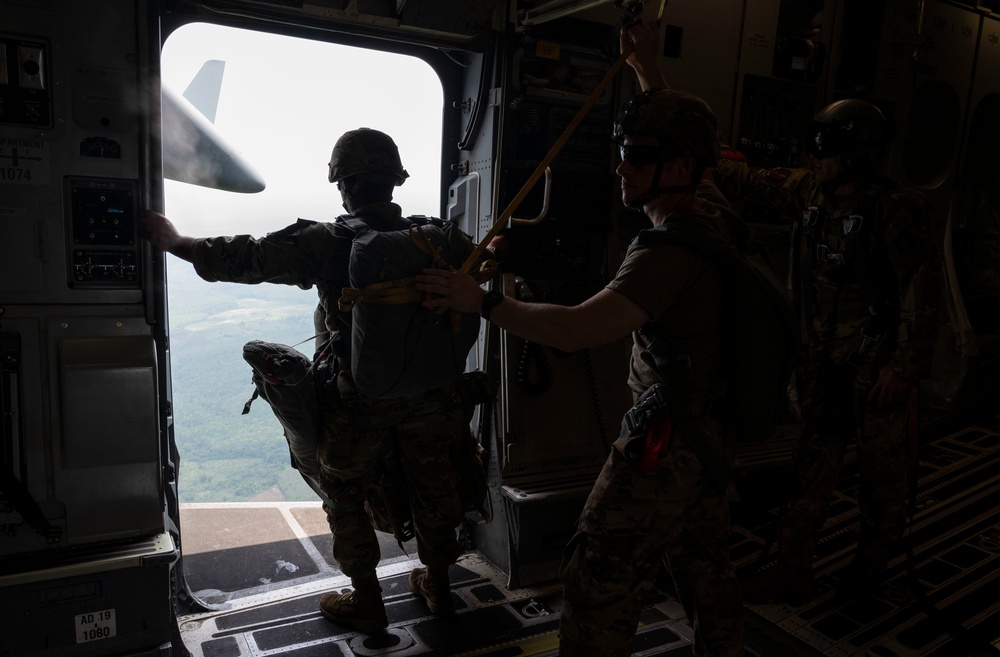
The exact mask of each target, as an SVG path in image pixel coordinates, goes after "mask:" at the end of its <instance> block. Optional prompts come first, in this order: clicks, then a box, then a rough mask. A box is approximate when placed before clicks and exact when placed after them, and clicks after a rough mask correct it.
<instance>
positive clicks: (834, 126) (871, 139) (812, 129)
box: [806, 98, 893, 178]
mask: <svg viewBox="0 0 1000 657" xmlns="http://www.w3.org/2000/svg"><path fill="white" fill-rule="evenodd" d="M807 134H808V138H807V139H806V150H807V151H808V152H809V154H810V155H812V156H813V157H815V158H825V157H832V156H834V155H837V156H840V164H841V166H842V167H843V168H844V171H845V173H846V174H847V176H848V177H851V178H865V177H871V176H874V175H876V174H878V173H879V168H880V167H881V166H882V163H883V160H884V158H885V155H886V153H887V151H888V148H889V144H890V143H891V142H892V138H893V129H892V126H891V124H890V123H889V121H887V120H886V118H885V116H883V115H882V112H881V111H880V110H879V108H877V107H875V106H874V105H872V104H871V103H869V102H867V101H864V100H858V99H856V98H851V99H847V100H838V101H837V102H835V103H831V104H829V105H827V106H826V107H824V108H823V109H821V110H820V111H819V113H818V114H816V116H815V117H814V118H813V120H812V122H811V123H810V124H809V132H808V133H807Z"/></svg>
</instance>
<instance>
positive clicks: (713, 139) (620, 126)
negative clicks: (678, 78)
mask: <svg viewBox="0 0 1000 657" xmlns="http://www.w3.org/2000/svg"><path fill="white" fill-rule="evenodd" d="M626 136H628V137H639V136H650V137H656V138H657V139H659V141H660V154H661V158H662V160H667V159H670V158H672V157H677V156H681V155H690V156H692V157H694V160H695V164H696V165H697V166H699V167H701V168H709V167H714V166H715V165H716V164H717V163H718V161H719V123H718V121H716V119H715V114H713V113H712V109H711V108H710V107H709V106H708V103H706V102H705V101H703V100H702V99H701V98H698V97H697V96H695V95H693V94H689V93H686V92H683V91H673V90H669V89H659V90H656V91H646V92H643V93H641V94H637V95H635V96H633V97H632V99H631V100H629V101H628V102H627V103H625V105H624V106H622V109H621V111H620V112H619V113H618V118H616V119H615V126H614V132H613V133H612V136H611V138H612V139H613V140H614V141H615V142H617V143H619V144H620V143H622V142H623V141H624V140H625V137H626Z"/></svg>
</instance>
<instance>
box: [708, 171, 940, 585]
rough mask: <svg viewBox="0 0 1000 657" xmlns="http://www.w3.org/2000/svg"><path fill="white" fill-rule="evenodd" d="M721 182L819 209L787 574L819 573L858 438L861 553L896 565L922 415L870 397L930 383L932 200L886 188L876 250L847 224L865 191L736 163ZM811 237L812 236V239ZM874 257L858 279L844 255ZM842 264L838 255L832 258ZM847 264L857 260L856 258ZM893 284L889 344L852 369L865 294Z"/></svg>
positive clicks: (764, 199) (758, 196) (783, 549)
mask: <svg viewBox="0 0 1000 657" xmlns="http://www.w3.org/2000/svg"><path fill="white" fill-rule="evenodd" d="M715 178H716V181H717V182H718V184H719V187H720V188H721V189H722V191H723V193H725V194H726V195H727V196H729V197H731V198H733V197H739V196H744V197H746V198H748V199H753V200H754V201H757V202H759V203H761V204H762V205H764V206H767V207H769V208H771V209H773V210H775V211H777V212H780V213H781V214H782V216H784V217H791V218H792V219H793V220H799V219H800V218H801V217H802V216H803V212H804V211H805V210H806V209H807V208H810V207H814V208H817V209H818V216H817V218H816V222H817V223H816V224H815V228H814V229H810V228H805V229H803V235H804V241H805V243H804V244H803V245H801V250H800V254H799V255H800V256H801V257H803V258H804V257H806V256H808V257H810V258H812V257H813V254H816V253H820V254H821V255H822V256H824V257H825V259H823V258H820V257H815V262H814V263H813V264H812V266H811V267H810V266H809V265H805V266H804V267H803V268H802V272H803V273H804V274H805V275H806V278H808V273H809V272H810V271H811V279H812V282H811V285H810V284H809V283H808V281H807V280H806V281H803V282H802V285H803V288H805V287H806V286H807V285H809V286H810V287H809V289H802V290H801V291H800V295H801V296H800V298H801V300H802V304H801V305H802V308H803V312H804V313H805V314H806V316H807V317H809V316H811V319H812V322H811V325H809V326H808V329H809V345H808V355H807V359H806V362H805V364H804V365H803V367H802V369H801V371H800V373H799V376H798V385H799V391H798V396H799V399H800V400H801V401H802V402H803V406H804V408H803V411H802V413H803V425H804V426H803V435H802V437H801V439H800V441H799V444H798V446H797V454H796V486H797V491H796V495H795V496H794V499H793V501H792V503H791V507H790V509H789V511H788V514H787V515H786V516H785V518H784V519H783V522H782V523H781V526H780V527H779V535H778V545H779V555H780V559H781V562H782V563H783V565H785V566H788V567H791V568H795V569H809V570H811V569H812V563H813V557H814V553H815V543H816V536H817V534H818V532H819V530H820V529H821V528H822V526H823V524H824V523H825V521H826V518H827V512H828V508H829V504H830V500H831V497H832V494H833V488H834V486H835V484H836V482H837V479H838V473H839V470H840V465H841V462H842V460H843V457H844V453H845V450H846V447H847V444H848V443H849V442H850V441H851V440H852V439H856V440H857V449H858V468H859V479H860V483H859V491H858V503H859V507H860V512H861V536H860V539H859V556H861V555H864V556H866V557H870V558H871V559H872V560H873V561H878V560H883V561H884V560H885V559H886V558H888V556H889V554H890V551H891V549H892V547H893V545H894V544H895V543H896V541H898V540H899V539H900V538H901V537H902V534H903V531H904V529H905V523H906V495H907V491H908V480H907V468H908V465H909V459H910V456H911V455H910V454H909V453H908V441H907V440H906V435H905V434H906V431H905V429H906V428H907V427H908V426H909V428H910V429H911V430H912V428H913V427H912V422H911V423H910V424H909V425H908V424H907V420H908V416H909V414H910V411H913V410H914V409H913V407H912V399H913V398H912V396H911V397H909V398H910V400H911V402H910V404H908V403H907V402H906V399H905V398H904V401H903V402H902V403H897V404H896V405H895V406H893V407H883V408H881V409H879V408H877V407H876V405H875V403H874V402H868V400H867V399H868V393H869V392H870V391H871V389H872V386H873V385H874V384H875V382H876V380H877V379H878V376H879V370H880V369H881V367H882V366H884V365H891V366H892V368H893V369H894V370H895V372H896V373H898V374H899V375H901V376H902V377H904V378H905V379H907V380H908V381H910V382H911V383H912V382H915V381H916V380H917V379H919V378H922V377H924V376H926V375H927V373H928V370H929V367H930V360H931V354H932V351H933V346H934V339H935V335H936V325H937V303H938V299H939V298H940V288H939V286H940V285H941V281H940V277H939V271H940V265H939V263H940V259H939V258H940V256H939V254H938V251H937V248H936V246H935V240H934V236H933V231H932V227H931V225H930V214H929V210H928V207H927V203H926V200H925V199H924V197H923V196H922V195H921V194H919V193H918V192H916V191H914V190H912V189H909V188H907V187H904V186H901V185H895V186H891V187H889V188H888V191H886V192H885V193H884V194H882V195H881V196H880V197H879V198H878V200H877V202H876V203H875V207H874V213H873V215H874V216H871V217H864V221H866V222H874V224H873V225H871V226H869V227H868V228H867V230H869V231H870V232H869V233H867V234H868V235H869V236H870V237H871V239H870V243H868V244H856V243H852V242H851V238H850V237H848V236H845V232H846V229H847V227H849V226H850V225H851V224H850V222H851V220H850V219H849V216H850V215H852V214H857V213H859V212H860V211H861V205H862V202H863V199H864V190H863V189H861V190H859V191H857V192H855V193H852V194H848V195H835V194H830V193H826V192H825V191H824V190H823V189H822V187H821V186H820V185H819V184H817V182H816V181H815V178H814V176H813V173H812V171H809V170H806V169H786V168H778V169H771V170H765V169H760V168H756V167H748V166H747V165H746V164H745V163H740V162H736V161H733V160H723V161H720V162H719V165H718V167H717V168H716V170H715ZM810 231H811V232H810ZM863 249H864V250H867V253H868V255H867V256H864V257H867V259H868V262H869V263H870V267H871V269H870V270H869V271H871V272H872V273H870V274H867V275H858V273H857V271H856V270H855V269H852V268H851V266H850V265H849V264H845V262H844V261H843V260H842V259H837V258H836V256H837V255H843V254H845V253H848V254H853V259H854V261H855V262H856V258H859V257H862V256H861V255H860V254H861V251H862V250H863ZM831 256H832V257H831ZM848 260H852V257H851V256H850V255H849V257H848ZM874 283H877V284H878V285H884V286H885V288H886V290H887V291H886V292H884V293H882V295H881V296H883V297H891V298H889V299H888V300H889V301H891V302H892V304H891V305H893V306H896V308H895V309H894V311H893V312H891V313H889V314H890V315H891V317H890V318H889V321H886V322H885V324H886V326H885V330H884V333H883V335H882V336H881V339H880V340H878V341H877V342H876V343H875V344H873V345H872V346H871V347H870V349H868V351H867V356H866V358H865V359H862V360H863V361H864V363H863V364H862V365H861V366H860V367H853V366H851V365H850V364H848V363H847V357H848V356H849V355H851V354H853V353H856V352H857V351H858V349H859V347H860V346H861V344H862V335H861V331H862V328H863V327H864V326H865V323H866V322H867V321H868V320H869V317H870V313H869V306H870V305H872V301H871V300H870V298H869V297H871V296H873V295H869V296H868V297H866V295H865V293H864V290H863V286H870V285H872V284H874Z"/></svg>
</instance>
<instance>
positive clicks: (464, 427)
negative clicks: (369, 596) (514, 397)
mask: <svg viewBox="0 0 1000 657" xmlns="http://www.w3.org/2000/svg"><path fill="white" fill-rule="evenodd" d="M332 394H335V396H336V398H335V399H334V400H331V401H330V403H327V404H326V405H325V407H324V439H323V442H322V444H321V446H320V449H319V461H320V464H321V466H322V474H321V482H320V483H321V486H322V488H323V490H324V492H325V493H326V494H327V496H328V497H329V498H330V500H331V501H332V502H333V505H332V506H331V505H327V520H328V521H329V523H330V530H331V531H332V532H333V557H334V559H336V560H337V563H338V564H340V568H341V570H342V571H343V572H344V574H345V575H348V576H350V577H362V576H364V575H369V574H372V573H374V572H375V569H376V567H377V566H378V562H379V559H380V557H381V553H380V550H379V544H378V538H377V537H376V534H375V529H374V528H373V527H372V523H371V520H370V518H369V516H368V514H367V513H366V511H365V508H364V502H365V499H366V497H367V495H368V491H369V489H370V487H371V486H372V484H373V483H374V481H373V476H374V473H375V470H376V466H377V464H378V462H379V460H380V459H384V458H385V457H386V456H387V455H388V453H389V452H390V451H391V450H393V449H398V450H399V456H400V461H401V463H402V468H403V474H404V478H405V480H406V481H405V485H406V488H407V492H408V494H409V497H410V506H411V508H412V512H413V527H414V533H415V535H416V542H417V554H418V556H419V557H420V560H421V561H422V562H423V563H424V564H425V565H427V566H447V565H449V564H452V563H454V562H455V560H456V559H457V558H458V556H459V555H460V554H461V548H460V547H459V544H458V539H457V537H456V535H455V528H456V526H457V525H458V524H459V523H460V522H461V521H462V518H463V517H464V512H463V509H462V504H461V502H460V500H459V495H458V492H457V490H456V486H457V482H458V475H457V474H456V472H455V468H454V466H453V464H452V454H453V453H454V451H455V446H456V445H458V444H459V441H461V440H462V439H463V438H464V437H465V436H466V435H467V431H468V420H467V415H466V410H465V408H464V407H463V405H462V403H461V401H460V399H459V397H458V395H457V393H456V392H455V390H454V388H453V387H452V386H446V387H444V388H440V389H437V390H432V391H430V392H427V393H424V394H422V395H416V396H413V397H405V398H400V399H372V398H368V397H363V396H361V395H359V394H358V392H357V390H356V388H355V387H354V384H353V382H352V381H351V379H350V376H349V375H347V374H346V373H345V372H341V373H340V374H338V378H337V382H336V392H335V393H332Z"/></svg>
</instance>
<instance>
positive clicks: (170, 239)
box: [142, 210, 194, 262]
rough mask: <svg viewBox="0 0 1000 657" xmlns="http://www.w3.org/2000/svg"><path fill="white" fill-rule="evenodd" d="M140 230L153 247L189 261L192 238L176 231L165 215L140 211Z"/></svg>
mask: <svg viewBox="0 0 1000 657" xmlns="http://www.w3.org/2000/svg"><path fill="white" fill-rule="evenodd" d="M142 232H143V235H144V236H145V237H146V240H147V241H148V242H149V243H150V244H152V245H153V248H155V249H157V250H159V251H163V252H165V253H170V254H171V255H175V256H177V257H178V258H180V259H182V260H187V261H188V262H191V249H192V245H193V244H194V238H193V237H187V236H186V235H181V234H180V233H178V232H177V229H176V228H175V227H174V225H173V224H172V223H171V222H170V220H169V219H167V217H166V216H165V215H163V214H161V213H159V212H154V211H152V210H146V211H144V212H143V213H142Z"/></svg>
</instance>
